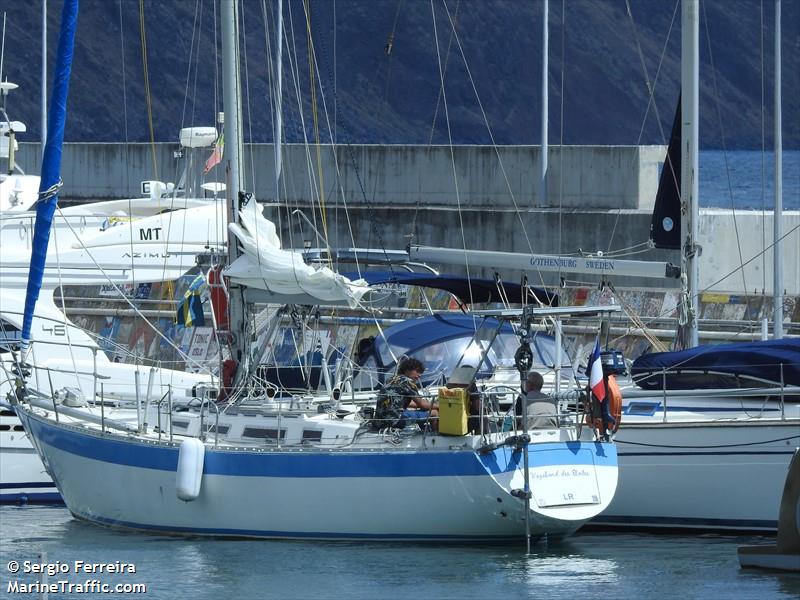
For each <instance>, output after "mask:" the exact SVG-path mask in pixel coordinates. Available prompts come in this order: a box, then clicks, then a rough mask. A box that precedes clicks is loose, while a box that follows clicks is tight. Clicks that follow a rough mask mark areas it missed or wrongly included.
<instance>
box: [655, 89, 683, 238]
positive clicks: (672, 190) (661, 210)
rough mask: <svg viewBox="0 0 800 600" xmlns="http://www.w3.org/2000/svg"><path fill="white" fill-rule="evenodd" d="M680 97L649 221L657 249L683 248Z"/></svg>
mask: <svg viewBox="0 0 800 600" xmlns="http://www.w3.org/2000/svg"><path fill="white" fill-rule="evenodd" d="M680 189H681V98H680V96H678V109H677V110H676V111H675V120H674V121H673V123H672V133H671V134H670V138H669V147H668V148H667V157H666V159H665V160H664V168H663V169H662V170H661V178H660V179H659V180H658V192H656V202H655V206H654V207H653V217H652V220H651V221H650V239H651V240H653V243H654V244H655V246H656V248H665V249H668V250H679V249H680V247H681V194H680Z"/></svg>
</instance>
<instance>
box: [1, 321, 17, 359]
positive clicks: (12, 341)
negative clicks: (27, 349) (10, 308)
mask: <svg viewBox="0 0 800 600" xmlns="http://www.w3.org/2000/svg"><path fill="white" fill-rule="evenodd" d="M21 338H22V332H21V331H20V329H19V328H18V327H16V326H14V325H12V324H11V323H9V322H8V321H6V320H4V319H0V352H19V342H20V339H21Z"/></svg>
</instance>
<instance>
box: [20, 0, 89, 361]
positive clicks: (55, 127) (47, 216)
mask: <svg viewBox="0 0 800 600" xmlns="http://www.w3.org/2000/svg"><path fill="white" fill-rule="evenodd" d="M77 25H78V0H65V2H64V8H63V10H62V12H61V31H60V32H59V36H58V55H57V56H56V68H55V72H54V79H53V91H52V98H51V100H50V114H49V117H50V122H49V123H48V127H47V131H48V132H49V136H48V140H47V145H46V146H45V147H44V151H43V153H42V173H41V180H40V183H39V200H37V202H36V223H35V225H34V231H33V244H32V250H31V265H30V268H29V271H28V287H27V290H26V293H25V313H24V315H23V318H22V336H21V337H22V340H21V345H22V347H23V348H24V349H25V354H27V351H28V346H29V344H30V341H31V326H32V325H33V311H34V309H35V308H36V301H37V300H38V299H39V290H40V289H41V287H42V277H43V275H44V268H45V263H46V261H47V245H48V243H49V242H50V228H51V226H52V223H53V214H54V213H55V211H56V205H57V203H58V190H59V188H60V186H61V147H62V145H63V142H64V124H65V123H66V120H67V95H68V93H69V77H70V73H71V71H72V53H73V49H74V46H75V30H76V29H77ZM23 360H25V356H24V355H23Z"/></svg>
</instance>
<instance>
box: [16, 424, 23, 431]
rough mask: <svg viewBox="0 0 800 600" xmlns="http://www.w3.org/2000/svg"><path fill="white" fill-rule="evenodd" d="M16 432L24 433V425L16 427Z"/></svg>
mask: <svg viewBox="0 0 800 600" xmlns="http://www.w3.org/2000/svg"><path fill="white" fill-rule="evenodd" d="M14 431H24V427H22V425H14Z"/></svg>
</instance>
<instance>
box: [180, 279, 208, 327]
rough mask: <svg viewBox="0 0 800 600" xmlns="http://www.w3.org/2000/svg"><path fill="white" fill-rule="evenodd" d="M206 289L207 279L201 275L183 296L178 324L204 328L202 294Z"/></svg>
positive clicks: (193, 281)
mask: <svg viewBox="0 0 800 600" xmlns="http://www.w3.org/2000/svg"><path fill="white" fill-rule="evenodd" d="M205 287H206V278H205V276H204V275H203V274H202V273H200V274H199V275H198V276H197V277H195V278H194V280H192V283H190V284H189V288H188V289H187V290H186V293H185V294H184V295H183V302H181V303H180V306H178V316H177V319H178V324H179V325H184V326H186V327H202V326H203V325H205V323H206V319H205V316H204V315H203V299H202V297H201V296H202V293H203V290H204V289H205Z"/></svg>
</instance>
